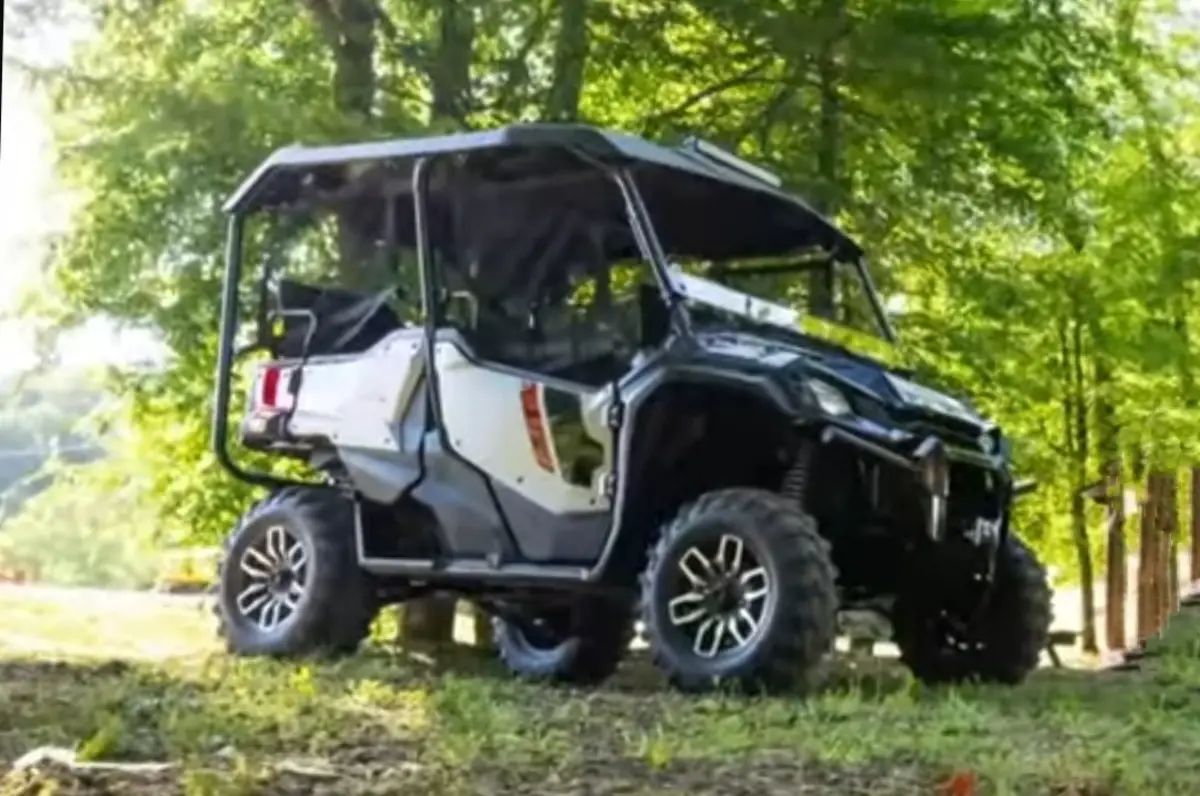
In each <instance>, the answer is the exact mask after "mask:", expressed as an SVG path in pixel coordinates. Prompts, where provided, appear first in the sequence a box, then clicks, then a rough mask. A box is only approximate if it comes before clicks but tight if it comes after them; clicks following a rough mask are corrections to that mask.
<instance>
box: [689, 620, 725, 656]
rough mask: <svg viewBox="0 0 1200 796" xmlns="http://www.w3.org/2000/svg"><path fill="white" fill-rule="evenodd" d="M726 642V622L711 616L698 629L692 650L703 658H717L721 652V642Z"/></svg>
mask: <svg viewBox="0 0 1200 796" xmlns="http://www.w3.org/2000/svg"><path fill="white" fill-rule="evenodd" d="M724 640H725V620H723V619H721V618H720V617H716V616H710V617H709V618H708V619H705V620H704V621H703V622H702V623H700V627H698V628H697V629H696V639H695V642H694V643H693V644H692V649H693V651H695V653H696V654H697V655H699V656H700V657H701V658H715V657H716V656H717V653H718V652H720V651H721V642H722V641H724Z"/></svg>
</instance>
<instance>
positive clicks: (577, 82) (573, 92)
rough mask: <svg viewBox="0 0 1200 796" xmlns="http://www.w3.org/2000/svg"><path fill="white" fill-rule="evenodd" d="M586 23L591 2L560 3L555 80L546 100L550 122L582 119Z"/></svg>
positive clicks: (575, 0) (586, 38)
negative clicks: (581, 98) (581, 101)
mask: <svg viewBox="0 0 1200 796" xmlns="http://www.w3.org/2000/svg"><path fill="white" fill-rule="evenodd" d="M587 22H588V0H559V5H558V39H557V40H556V41H555V44H554V77H553V80H552V81H551V83H550V93H549V95H548V96H547V98H546V113H545V118H546V120H547V121H551V122H573V121H575V120H576V119H578V118H579V98H580V96H581V95H582V94H583V75H584V70H585V69H586V67H587V56H588V24H587Z"/></svg>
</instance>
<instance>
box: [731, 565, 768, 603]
mask: <svg viewBox="0 0 1200 796" xmlns="http://www.w3.org/2000/svg"><path fill="white" fill-rule="evenodd" d="M738 580H739V581H740V582H741V584H742V588H743V589H745V591H744V592H742V599H743V600H744V601H745V602H756V601H758V600H761V599H763V598H764V597H766V596H767V593H768V592H769V591H770V588H771V584H770V581H769V580H768V578H767V568H766V567H755V568H754V569H752V570H750V571H749V572H744V573H742V576H741V577H740V578H739V579H738Z"/></svg>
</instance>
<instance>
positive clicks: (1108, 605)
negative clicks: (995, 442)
mask: <svg viewBox="0 0 1200 796" xmlns="http://www.w3.org/2000/svg"><path fill="white" fill-rule="evenodd" d="M1096 347H1097V349H1098V350H1097V354H1096V358H1095V365H1094V367H1095V381H1096V383H1095V393H1096V410H1095V411H1096V435H1097V445H1096V452H1097V453H1098V454H1099V459H1100V462H1101V465H1100V478H1101V483H1102V485H1103V490H1104V500H1103V502H1104V509H1105V523H1104V527H1105V535H1104V536H1105V576H1106V577H1105V592H1104V603H1105V616H1104V618H1105V646H1106V647H1107V648H1108V649H1110V650H1123V649H1125V643H1126V640H1125V630H1126V628H1125V616H1126V601H1127V600H1128V598H1129V587H1128V584H1127V582H1126V581H1127V580H1128V577H1127V570H1128V567H1127V565H1126V559H1127V556H1128V553H1127V551H1126V548H1125V494H1124V492H1125V484H1124V479H1123V478H1122V477H1121V442H1120V429H1119V428H1118V426H1117V421H1116V411H1115V410H1114V409H1113V405H1112V400H1111V398H1110V397H1109V393H1108V390H1109V388H1110V387H1111V384H1112V373H1111V371H1110V369H1109V367H1108V363H1107V362H1106V361H1105V360H1104V358H1103V357H1102V356H1101V354H1100V351H1099V349H1100V348H1101V347H1102V346H1100V345H1097V346H1096Z"/></svg>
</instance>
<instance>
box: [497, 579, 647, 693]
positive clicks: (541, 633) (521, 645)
mask: <svg viewBox="0 0 1200 796" xmlns="http://www.w3.org/2000/svg"><path fill="white" fill-rule="evenodd" d="M492 633H493V639H494V642H495V646H496V652H497V654H498V655H499V656H500V660H501V661H502V662H503V663H504V665H505V666H506V667H507V668H508V669H509V671H511V672H513V673H514V674H516V675H518V676H520V677H524V678H529V679H534V680H549V681H554V682H560V683H573V684H578V685H594V684H597V683H600V682H602V681H604V680H605V679H607V678H608V677H609V676H610V675H612V674H613V672H615V671H616V670H617V666H618V665H620V662H621V660H622V658H624V657H625V653H626V652H628V650H629V644H630V642H631V641H632V640H633V606H632V605H631V604H629V603H628V602H624V601H620V600H609V599H603V598H599V597H589V598H584V599H582V600H580V601H579V602H578V603H575V604H574V605H572V606H569V607H568V606H564V607H562V608H559V609H548V610H545V611H541V612H538V613H529V614H526V615H523V616H521V617H520V618H519V619H518V618H517V617H511V618H506V617H502V616H497V617H494V618H493V619H492Z"/></svg>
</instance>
